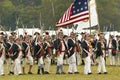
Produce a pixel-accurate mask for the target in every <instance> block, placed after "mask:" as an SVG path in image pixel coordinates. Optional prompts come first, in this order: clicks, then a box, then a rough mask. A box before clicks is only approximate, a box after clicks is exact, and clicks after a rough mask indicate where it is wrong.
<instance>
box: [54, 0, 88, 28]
mask: <svg viewBox="0 0 120 80" xmlns="http://www.w3.org/2000/svg"><path fill="white" fill-rule="evenodd" d="M86 19H89V11H88V2H87V0H76V1H75V2H74V3H73V4H71V5H70V7H69V8H68V9H67V11H66V12H65V13H64V15H63V16H62V17H61V18H60V20H59V21H58V22H57V23H56V26H57V27H61V26H66V25H69V24H73V23H75V22H79V21H83V20H86Z"/></svg>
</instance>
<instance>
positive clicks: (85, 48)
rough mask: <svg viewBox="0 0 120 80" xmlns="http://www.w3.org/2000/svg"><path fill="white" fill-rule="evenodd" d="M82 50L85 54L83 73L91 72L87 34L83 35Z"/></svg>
mask: <svg viewBox="0 0 120 80" xmlns="http://www.w3.org/2000/svg"><path fill="white" fill-rule="evenodd" d="M82 48H83V52H82V54H85V57H84V58H85V66H84V74H87V75H89V74H92V72H91V51H90V44H89V34H86V35H85V36H84V41H83V42H82Z"/></svg>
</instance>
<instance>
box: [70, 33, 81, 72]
mask: <svg viewBox="0 0 120 80" xmlns="http://www.w3.org/2000/svg"><path fill="white" fill-rule="evenodd" d="M68 52H69V56H68V58H69V68H68V74H72V71H74V73H75V74H79V72H78V71H77V67H76V53H75V52H76V46H75V33H73V32H71V33H70V38H69V39H68Z"/></svg>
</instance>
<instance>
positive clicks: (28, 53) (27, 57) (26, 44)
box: [22, 36, 33, 74]
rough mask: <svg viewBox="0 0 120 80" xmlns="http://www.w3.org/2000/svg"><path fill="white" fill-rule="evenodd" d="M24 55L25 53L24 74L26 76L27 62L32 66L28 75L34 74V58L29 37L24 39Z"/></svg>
mask: <svg viewBox="0 0 120 80" xmlns="http://www.w3.org/2000/svg"><path fill="white" fill-rule="evenodd" d="M22 53H23V62H22V64H23V66H22V68H23V74H25V65H26V61H27V60H28V61H29V64H30V66H29V71H28V74H32V66H33V57H32V55H31V51H30V43H29V36H25V37H24V41H23V42H22Z"/></svg>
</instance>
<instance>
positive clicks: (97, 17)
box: [95, 0, 101, 33]
mask: <svg viewBox="0 0 120 80" xmlns="http://www.w3.org/2000/svg"><path fill="white" fill-rule="evenodd" d="M95 5H96V12H97V19H98V32H99V33H100V31H101V30H100V23H99V17H98V11H97V4H96V0H95Z"/></svg>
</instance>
